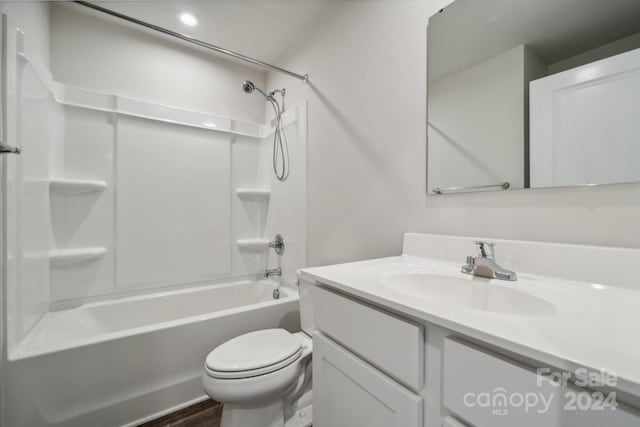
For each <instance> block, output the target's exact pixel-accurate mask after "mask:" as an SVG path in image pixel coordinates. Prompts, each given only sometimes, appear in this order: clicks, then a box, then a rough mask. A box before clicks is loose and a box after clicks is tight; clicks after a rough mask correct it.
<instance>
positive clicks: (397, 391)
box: [313, 332, 422, 427]
mask: <svg viewBox="0 0 640 427" xmlns="http://www.w3.org/2000/svg"><path fill="white" fill-rule="evenodd" d="M313 418H314V419H313V425H314V427H354V426H363V427H364V426H367V427H421V426H422V399H421V397H420V396H418V395H416V394H413V393H412V392H410V391H409V390H407V389H406V388H405V387H402V386H401V385H400V384H398V383H396V382H395V381H393V380H392V379H390V378H389V377H387V376H386V375H385V374H383V373H382V372H380V371H378V370H377V369H376V368H374V367H373V366H371V365H370V364H368V363H366V362H365V361H363V360H361V359H360V358H358V357H357V356H355V355H354V354H352V353H351V352H349V351H347V350H346V349H344V348H343V347H341V346H340V345H339V344H337V343H335V342H333V341H332V340H331V339H329V338H327V337H326V336H324V335H322V334H321V333H319V332H316V333H315V334H314V337H313Z"/></svg>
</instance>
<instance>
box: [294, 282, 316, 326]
mask: <svg viewBox="0 0 640 427" xmlns="http://www.w3.org/2000/svg"><path fill="white" fill-rule="evenodd" d="M313 288H314V285H312V284H311V283H309V282H305V281H304V280H298V295H299V298H300V299H299V304H300V326H301V327H302V330H303V331H304V332H305V333H306V334H307V335H309V336H311V335H312V334H313V331H314V330H315V329H316V326H315V324H314V322H313V300H312V294H313Z"/></svg>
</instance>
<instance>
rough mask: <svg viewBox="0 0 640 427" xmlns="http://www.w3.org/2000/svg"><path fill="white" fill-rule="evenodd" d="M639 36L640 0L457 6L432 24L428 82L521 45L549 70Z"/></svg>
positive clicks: (463, 1)
mask: <svg viewBox="0 0 640 427" xmlns="http://www.w3.org/2000/svg"><path fill="white" fill-rule="evenodd" d="M639 32H640V0H456V1H455V2H453V3H452V4H450V5H449V6H447V7H446V8H445V9H443V11H442V13H439V14H436V15H434V16H433V17H432V18H431V19H430V20H429V27H428V40H429V80H430V81H435V80H438V79H439V78H441V77H444V76H446V75H448V74H451V73H454V72H457V71H461V70H463V69H466V68H468V67H470V66H471V65H474V64H477V63H479V62H481V61H484V60H486V59H489V58H492V57H494V56H496V55H498V54H500V53H502V52H506V51H507V50H510V49H513V48H515V47H517V46H520V45H523V44H524V45H528V46H529V47H531V48H532V49H533V51H534V52H535V53H536V54H537V55H538V56H539V57H540V59H542V60H543V61H544V62H545V63H546V64H547V65H549V64H553V63H555V62H558V61H560V60H562V59H566V58H568V57H571V56H574V55H577V54H579V53H582V52H584V51H586V50H589V49H593V48H595V47H598V46H601V45H603V44H606V43H609V42H612V41H615V40H618V39H621V38H623V37H626V36H629V35H631V34H635V33H639Z"/></svg>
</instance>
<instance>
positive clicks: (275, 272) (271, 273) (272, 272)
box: [264, 267, 282, 277]
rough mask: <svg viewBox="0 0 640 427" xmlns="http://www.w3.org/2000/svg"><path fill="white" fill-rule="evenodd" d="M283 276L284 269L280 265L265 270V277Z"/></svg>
mask: <svg viewBox="0 0 640 427" xmlns="http://www.w3.org/2000/svg"><path fill="white" fill-rule="evenodd" d="M271 276H282V269H281V268H280V267H276V268H272V269H269V270H267V271H265V272H264V277H271Z"/></svg>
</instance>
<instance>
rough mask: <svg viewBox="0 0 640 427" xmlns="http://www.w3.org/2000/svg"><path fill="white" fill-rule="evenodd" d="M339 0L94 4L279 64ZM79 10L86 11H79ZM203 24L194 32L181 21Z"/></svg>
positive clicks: (240, 0)
mask: <svg viewBox="0 0 640 427" xmlns="http://www.w3.org/2000/svg"><path fill="white" fill-rule="evenodd" d="M334 1H336V0H215V1H92V3H95V4H97V5H99V6H102V7H105V8H107V9H111V10H114V11H117V12H119V13H122V14H125V15H129V16H131V17H134V18H137V19H140V20H143V21H147V22H149V23H152V24H155V25H158V26H161V27H165V28H168V29H170V30H172V31H175V32H178V33H181V34H186V35H188V36H191V37H193V38H196V39H200V40H202V41H205V42H208V43H211V44H214V45H217V46H220V47H223V48H225V49H229V50H233V51H236V52H238V53H241V54H243V55H247V56H250V57H253V58H255V59H259V60H261V61H265V62H270V63H276V64H275V65H277V61H278V60H279V59H280V57H281V56H282V54H283V53H284V52H285V51H286V49H287V48H288V47H289V46H290V45H291V44H292V42H293V41H294V40H295V38H296V37H298V35H299V34H301V33H302V32H303V31H304V29H305V28H306V27H308V26H309V25H310V24H311V22H312V21H313V20H314V18H315V17H317V16H318V15H320V14H322V12H323V11H324V9H325V8H326V7H327V6H329V5H330V4H331V3H333V2H334ZM75 7H76V8H77V9H78V10H81V9H87V8H82V7H81V6H78V5H76V6H75ZM184 12H188V13H191V14H193V15H194V16H195V17H196V18H197V19H198V21H199V22H198V25H196V26H195V27H189V26H187V25H185V24H183V23H182V22H181V21H180V19H179V16H180V14H182V13H184Z"/></svg>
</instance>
